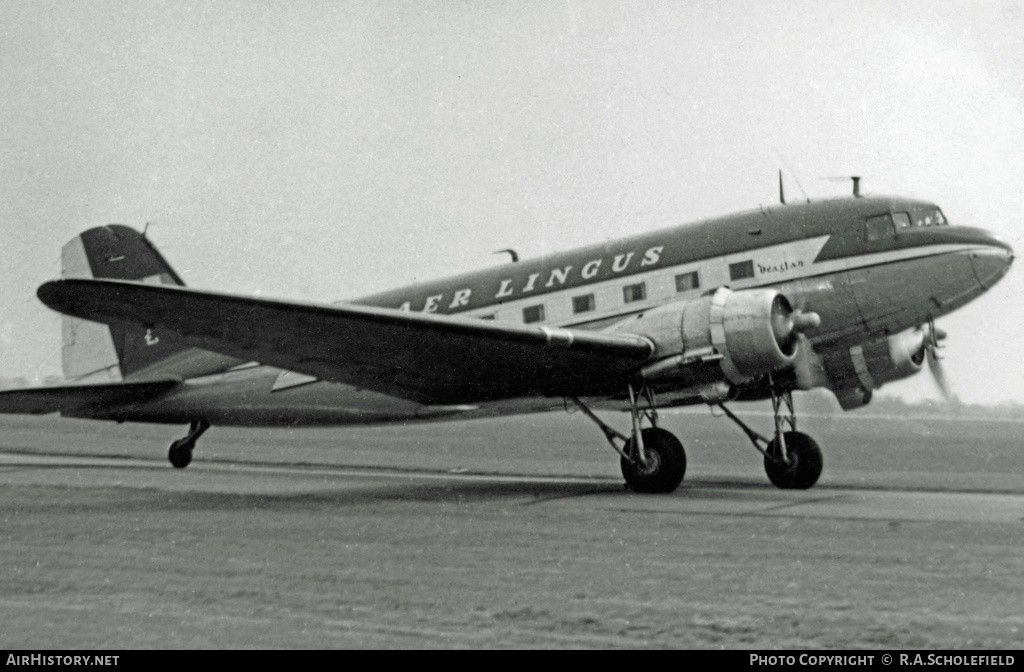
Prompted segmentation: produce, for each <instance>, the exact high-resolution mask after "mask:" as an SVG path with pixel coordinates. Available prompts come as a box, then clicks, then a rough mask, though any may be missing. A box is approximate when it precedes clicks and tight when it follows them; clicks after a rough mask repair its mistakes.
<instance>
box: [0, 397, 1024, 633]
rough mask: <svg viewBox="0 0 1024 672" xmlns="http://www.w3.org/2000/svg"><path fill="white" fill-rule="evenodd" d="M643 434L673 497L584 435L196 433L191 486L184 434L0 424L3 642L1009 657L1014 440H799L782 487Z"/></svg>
mask: <svg viewBox="0 0 1024 672" xmlns="http://www.w3.org/2000/svg"><path fill="white" fill-rule="evenodd" d="M734 410H736V411H738V412H739V413H740V414H741V415H742V416H744V417H746V418H747V419H749V420H750V421H751V422H752V424H754V425H755V426H757V427H758V428H759V429H761V431H763V432H764V433H767V426H768V425H769V423H770V418H769V417H767V416H764V415H758V414H757V413H753V414H752V413H749V412H747V413H744V410H745V409H744V407H743V406H740V405H737V406H736V407H735V408H734ZM606 417H607V418H608V419H609V420H611V421H612V422H613V423H617V424H624V421H625V416H617V415H615V414H606ZM662 424H663V426H664V427H666V428H667V429H670V430H671V431H673V432H675V433H676V434H677V435H678V436H679V437H680V439H681V440H682V441H683V443H684V445H685V446H686V448H687V455H688V460H689V466H688V473H687V478H686V481H684V484H683V486H682V487H681V488H680V489H679V490H677V491H676V492H675V493H673V494H671V495H638V494H635V493H632V492H630V491H628V490H625V489H624V488H623V484H622V479H621V476H620V475H619V473H618V465H617V456H616V455H615V454H614V453H613V452H612V451H611V450H610V449H609V448H608V447H607V446H606V445H605V444H603V438H602V437H601V434H600V433H599V432H598V431H597V429H596V428H595V427H594V426H593V425H592V424H591V423H590V422H589V421H587V420H586V419H584V418H583V417H582V416H579V415H575V416H572V417H569V416H566V415H565V414H558V413H556V414H548V415H537V416H526V417H520V418H505V419H499V420H493V421H475V422H463V423H447V424H431V425H416V426H396V427H381V428H333V429H302V430H264V429H225V428H217V427H215V428H214V429H212V430H211V431H210V432H208V433H207V434H206V435H205V436H204V437H203V439H202V440H201V442H200V445H199V448H198V449H197V452H196V458H195V461H194V462H193V464H192V466H190V467H189V468H188V469H185V470H175V469H173V468H171V467H170V466H169V464H168V463H167V462H166V449H167V445H168V444H169V443H170V441H172V440H173V439H175V438H178V437H179V436H181V435H183V433H184V428H183V427H160V426H151V425H114V424H109V423H94V422H88V421H75V420H66V419H59V418H54V417H43V418H36V417H15V416H0V488H2V489H0V560H2V562H0V647H2V648H28V649H56V648H81V649H103V648H228V647H230V648H267V647H283V648H296V647H316V648H325V647H372V648H381V647H388V648H397V647H417V648H419V647H431V648H432V647H453V648H459V647H463V648H464V647H469V648H479V647H559V648H564V647H571V648H580V647H582V648H591V647H596V648H630V647H678V648H720V647H725V648H786V649H790V648H797V647H800V648H815V649H820V648H900V647H908V648H944V649H948V648H974V649H1010V648H1020V647H1021V646H1022V645H1024V611H1022V609H1021V604H1022V603H1024V600H1022V598H1024V571H1022V570H1024V560H1022V553H1021V550H1022V547H1024V453H1022V450H1021V448H1022V441H1021V439H1022V437H1024V424H1019V423H1014V422H993V421H988V422H982V421H976V420H957V419H930V420H929V419H886V418H879V417H875V416H871V415H870V414H867V413H864V414H858V413H852V414H847V415H843V416H839V417H835V418H827V417H807V418H801V427H800V428H801V429H802V430H803V431H806V432H808V433H810V434H812V435H813V436H815V438H817V439H818V440H819V442H820V443H821V444H822V446H823V448H824V450H825V465H826V466H825V473H824V474H823V476H822V479H821V481H820V482H819V484H818V486H816V487H815V488H812V489H811V490H808V491H801V492H789V491H780V490H777V489H775V488H773V487H772V486H771V485H769V484H768V482H767V478H766V477H765V476H764V474H763V471H762V468H761V458H760V456H759V455H758V454H757V453H755V452H754V451H753V449H752V448H750V446H749V444H748V443H747V442H746V438H745V437H744V435H743V434H742V433H741V432H739V430H737V429H736V428H735V427H734V426H733V425H732V424H731V423H730V422H728V421H727V420H725V419H717V418H712V417H711V416H710V415H709V414H708V412H707V410H703V411H699V412H683V413H677V414H665V415H664V416H663V423H662Z"/></svg>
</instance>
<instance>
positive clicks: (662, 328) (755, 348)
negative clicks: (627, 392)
mask: <svg viewBox="0 0 1024 672" xmlns="http://www.w3.org/2000/svg"><path fill="white" fill-rule="evenodd" d="M819 323H820V319H819V318H818V316H817V314H815V313H806V314H801V313H799V312H797V311H794V310H793V308H792V306H791V305H790V303H789V301H788V300H787V299H786V297H785V296H783V295H782V294H780V293H779V292H778V291H776V290H774V289H750V290H742V291H738V292H734V291H732V290H730V289H729V288H727V287H721V288H719V289H718V290H716V291H715V293H714V294H712V295H710V296H702V297H699V298H697V299H693V300H691V301H686V302H677V303H672V304H668V305H665V306H660V307H658V308H655V309H653V310H649V311H646V312H645V313H643V314H641V315H639V316H637V317H636V318H634V319H631V320H627V321H625V322H621V323H619V324H617V325H615V327H613V328H612V330H614V331H626V332H629V333H634V334H639V335H642V336H646V337H647V338H649V339H650V340H651V341H652V342H654V344H655V346H656V347H657V355H658V356H659V358H660V359H659V361H658V362H655V363H654V364H652V365H650V366H648V367H647V368H646V369H645V370H644V375H645V376H646V377H648V378H665V377H671V376H672V375H673V373H674V372H677V371H679V370H680V369H682V368H684V367H687V366H689V365H691V364H694V363H696V362H700V361H704V362H707V361H718V362H719V365H720V367H721V372H722V373H723V374H725V377H726V378H727V379H728V380H729V381H730V382H732V383H735V384H741V383H745V382H747V381H748V380H750V379H751V378H753V377H755V376H759V375H762V374H765V373H769V372H771V371H777V370H779V369H782V368H785V367H787V366H791V365H792V364H793V361H794V359H795V357H796V352H797V346H798V343H799V338H798V337H799V334H800V332H801V331H803V330H804V329H808V328H813V327H817V326H818V324H819Z"/></svg>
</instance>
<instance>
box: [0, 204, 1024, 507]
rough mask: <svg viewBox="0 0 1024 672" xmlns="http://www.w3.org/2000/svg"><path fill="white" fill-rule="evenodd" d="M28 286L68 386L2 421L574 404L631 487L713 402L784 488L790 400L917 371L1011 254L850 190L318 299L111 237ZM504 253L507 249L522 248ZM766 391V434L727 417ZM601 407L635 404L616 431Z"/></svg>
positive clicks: (238, 418)
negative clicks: (274, 296)
mask: <svg viewBox="0 0 1024 672" xmlns="http://www.w3.org/2000/svg"><path fill="white" fill-rule="evenodd" d="M62 259H63V278H62V279H59V280H54V281H52V282H47V283H45V284H44V285H42V286H41V287H40V288H39V290H38V296H39V298H40V300H42V302H43V303H44V304H46V305H47V306H49V307H50V308H52V309H54V310H56V311H59V312H61V313H63V314H64V315H65V317H64V318H63V320H64V322H63V365H64V373H65V377H66V378H67V380H68V381H69V382H68V384H66V385H62V386H59V387H46V388H34V389H25V390H10V391H6V392H3V393H0V412H4V413H52V412H60V413H61V414H63V415H65V416H71V417H79V418H95V419H103V420H114V421H118V422H123V421H133V422H154V423H186V422H187V423H190V429H189V432H188V434H187V436H185V437H184V438H182V439H180V440H178V441H175V442H174V443H173V444H172V445H171V448H170V461H171V463H172V464H173V465H174V466H175V467H179V468H183V467H185V466H187V465H188V464H189V462H190V461H191V459H192V452H193V449H194V447H195V445H196V441H197V440H198V439H199V437H200V435H202V434H203V432H205V431H206V430H207V429H208V428H209V427H210V426H211V425H264V426H272V425H281V426H295V425H343V424H374V423H389V422H404V421H435V420H448V419H468V418H479V417H486V416H494V415H503V414H515V413H525V412H534V411H544V410H552V409H555V408H563V407H566V406H568V405H569V404H572V405H575V406H577V407H579V408H580V409H581V410H582V411H583V412H584V413H585V414H586V415H587V416H588V417H590V418H591V419H593V420H594V421H595V422H596V423H597V424H598V426H599V427H600V428H601V430H602V431H603V432H604V434H605V436H606V437H607V439H608V441H609V443H611V445H612V447H613V448H614V449H615V450H616V451H617V452H618V453H619V455H620V458H621V466H622V473H623V475H624V476H625V479H626V482H627V484H628V485H629V486H630V487H632V488H633V489H634V490H637V491H640V492H671V491H672V490H674V489H675V488H676V487H677V486H678V485H679V484H680V483H681V482H682V479H683V476H684V473H685V470H686V455H685V453H684V450H683V447H682V445H681V444H680V442H679V441H678V440H677V439H676V438H675V437H674V436H673V435H672V434H671V433H669V432H668V431H666V430H664V429H662V428H660V427H658V416H657V409H659V408H666V407H672V406H680V405H686V404H698V403H700V404H710V405H717V406H720V407H721V408H722V409H723V410H724V411H725V413H726V414H727V415H728V417H730V418H731V419H733V420H734V421H735V422H737V424H739V426H740V427H742V428H743V429H744V431H745V432H746V433H747V436H749V437H750V440H751V442H752V443H753V444H754V446H755V448H757V449H758V450H759V451H760V452H761V453H762V454H763V456H764V467H765V470H766V472H767V474H768V477H769V479H770V480H771V482H772V483H774V484H775V485H776V486H778V487H781V488H809V487H811V486H812V485H814V483H815V482H816V481H817V480H818V477H819V475H820V473H821V469H822V454H821V450H820V448H819V447H818V444H817V443H816V442H815V441H814V440H813V439H812V438H811V437H809V436H807V435H806V434H804V433H801V432H798V431H797V430H796V418H795V414H794V411H793V405H792V396H791V394H792V392H793V391H794V390H808V389H811V388H816V387H824V388H827V389H829V390H831V391H832V392H833V393H834V394H835V396H836V398H837V399H838V400H839V403H840V405H841V406H842V408H844V409H852V408H856V407H858V406H862V405H864V404H867V403H868V402H869V401H870V398H871V392H872V390H875V389H877V388H878V387H880V386H881V385H883V384H885V383H886V382H888V381H892V380H897V379H900V378H904V377H907V376H910V375H913V374H914V373H916V372H918V371H919V370H920V369H921V368H922V364H923V362H924V359H925V358H926V357H932V358H933V357H934V351H935V348H936V347H937V344H938V341H939V340H940V339H941V338H943V337H944V334H943V333H942V332H941V331H939V330H938V329H936V328H935V326H934V320H935V318H937V317H939V316H941V315H944V314H946V313H948V312H950V311H952V310H955V309H956V308H959V307H960V306H962V305H964V304H966V303H967V302H969V301H971V300H972V299H974V298H975V297H977V296H979V295H980V294H982V293H983V292H985V291H986V290H988V289H989V288H990V287H992V285H993V284H994V283H995V282H997V281H998V280H999V279H1000V278H1001V277H1002V276H1003V275H1004V274H1005V273H1006V272H1007V270H1008V269H1009V267H1010V264H1011V263H1012V261H1013V251H1012V250H1011V248H1010V246H1009V245H1008V244H1007V243H1005V242H1003V241H1002V240H1000V239H999V238H997V237H995V236H994V235H992V234H990V233H988V232H986V231H983V230H980V229H976V228H968V227H964V226H954V225H951V224H950V223H949V222H948V221H947V220H946V218H945V216H944V215H943V213H942V211H941V210H940V209H939V208H938V207H937V206H936V205H935V204H933V203H929V202H924V201H920V200H912V199H906V198H891V197H861V196H860V195H859V194H856V193H855V195H854V197H852V198H843V199H835V200H825V201H821V202H807V203H801V204H791V205H782V206H777V207H770V208H769V207H761V208H759V209H756V210H752V211H749V212H743V213H739V214H735V215H731V216H726V217H721V218H716V219H709V220H706V221H700V222H696V223H693V224H689V225H684V226H679V227H676V228H671V229H665V230H662V231H657V232H654V233H646V234H643V235H638V236H634V237H631V238H625V239H622V240H616V241H612V242H609V243H605V244H601V245H595V246H592V247H587V248H584V249H579V250H574V251H571V252H564V253H559V254H553V255H550V256H545V257H541V258H538V259H532V260H524V261H521V262H518V263H511V264H507V265H503V266H501V267H498V268H494V269H489V270H483V271H478V272H474V273H468V274H464V275H460V276H456V277H452V278H446V279H444V280H438V281H436V282H430V283H426V284H422V285H416V286H412V287H405V288H402V289H397V290H394V291H390V292H386V293H382V294H378V295H375V296H370V297H366V298H364V299H362V300H359V301H354V302H351V303H337V304H332V305H323V304H314V303H301V302H295V301H283V300H271V299H265V298H256V297H248V296H236V295H231V294H223V293H218V292H212V291H205V290H194V289H188V288H185V287H184V283H183V282H182V281H181V278H180V277H179V276H178V275H177V274H176V273H175V272H174V270H173V269H172V268H171V267H170V265H168V264H167V262H166V261H165V260H164V259H163V257H162V256H161V255H160V253H159V252H157V250H156V248H155V247H154V246H153V245H152V243H151V241H150V240H149V239H147V238H146V236H145V235H143V234H139V233H138V232H136V231H134V230H133V229H131V228H128V227H125V226H119V225H113V224H112V225H109V226H103V227H98V228H94V229H90V230H88V231H85V232H84V233H82V234H81V235H80V236H79V237H78V238H76V239H74V240H73V241H71V242H70V243H68V244H67V245H66V246H65V247H64V249H63V257H62ZM513 260H515V255H514V253H513ZM760 399H771V400H772V402H773V404H772V405H773V409H774V431H773V436H772V438H770V439H769V438H766V437H764V436H762V435H761V434H759V433H757V432H756V431H754V430H753V429H751V428H750V427H749V426H748V425H746V424H745V423H743V422H742V421H741V420H740V419H739V418H738V417H736V415H735V414H733V412H732V411H731V410H730V409H729V408H727V407H726V406H725V403H726V402H729V401H733V400H737V401H744V400H760ZM594 409H618V410H626V411H628V412H629V414H630V419H631V423H630V428H629V430H628V431H627V432H625V433H623V432H620V431H617V430H615V429H613V428H612V427H610V426H609V425H607V424H606V423H605V422H603V421H602V420H600V419H599V418H598V416H597V415H596V414H595V412H594Z"/></svg>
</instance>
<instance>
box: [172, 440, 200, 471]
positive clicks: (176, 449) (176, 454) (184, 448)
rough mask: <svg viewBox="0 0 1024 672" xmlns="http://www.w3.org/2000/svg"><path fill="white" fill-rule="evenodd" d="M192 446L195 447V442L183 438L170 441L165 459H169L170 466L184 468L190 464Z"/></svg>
mask: <svg viewBox="0 0 1024 672" xmlns="http://www.w3.org/2000/svg"><path fill="white" fill-rule="evenodd" d="M193 448H195V444H192V443H190V442H189V441H187V440H185V439H178V440H177V441H175V442H174V443H172V444H171V449H170V450H169V451H168V452H167V459H169V460H170V461H171V466H173V467H174V468H175V469H184V468H185V467H187V466H188V465H189V464H191V463H192V449H193Z"/></svg>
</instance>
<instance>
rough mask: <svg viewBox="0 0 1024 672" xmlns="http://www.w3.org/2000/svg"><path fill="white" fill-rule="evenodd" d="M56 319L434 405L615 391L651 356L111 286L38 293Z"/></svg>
mask: <svg viewBox="0 0 1024 672" xmlns="http://www.w3.org/2000/svg"><path fill="white" fill-rule="evenodd" d="M37 293H38V296H39V298H40V300H41V301H42V302H43V303H45V304H46V305H47V306H49V307H50V308H52V309H54V310H56V311H59V312H61V313H64V314H67V315H72V316H75V317H81V318H84V319H87V320H93V321H96V322H104V323H107V324H124V323H128V324H135V325H141V326H143V327H145V328H146V329H147V330H149V331H148V332H147V333H148V334H149V335H150V339H151V340H152V339H153V338H158V337H159V335H160V333H161V332H162V331H166V332H171V333H174V334H176V335H178V336H180V337H182V338H184V339H185V340H186V341H187V342H188V343H190V344H191V345H194V346H196V347H200V348H204V349H207V350H213V351H216V352H220V353H223V354H226V355H230V356H232V357H238V358H240V359H244V360H246V361H258V362H261V363H264V364H268V365H271V366H276V367H280V368H283V369H291V370H295V371H298V372H301V373H305V374H308V375H311V376H316V377H317V378H320V379H322V380H327V381H332V382H339V383H347V384H351V385H355V386H357V387H363V388H366V389H370V390H374V391H378V392H384V393H387V394H392V395H396V396H400V397H404V398H407V399H412V400H415V401H419V402H421V403H428V404H455V403H472V402H479V401H488V400H495V399H506V398H513V397H519V396H527V395H537V394H540V395H546V396H562V395H564V396H573V395H588V394H594V395H597V394H606V393H613V392H617V391H620V390H621V389H622V388H623V386H624V383H625V382H626V381H627V380H628V379H629V377H630V376H631V375H632V374H633V373H634V372H635V371H636V370H637V368H638V367H639V365H640V364H642V363H644V362H645V361H647V360H648V359H649V358H650V357H651V356H652V355H653V354H654V345H653V344H652V343H651V342H650V341H649V340H647V339H645V338H642V337H639V336H632V335H623V334H605V333H599V332H588V331H574V330H567V329H558V328H550V327H530V326H525V325H511V324H502V323H495V322H488V321H483V320H478V319H474V318H460V317H451V316H443V317H442V316H437V315H429V314H423V313H410V312H404V311H398V310H392V309H388V308H377V307H368V306H356V305H347V304H343V305H322V304H312V303H300V302H293V301H283V300H270V299H262V298H254V297H246V296H238V295H231V294H221V293H216V292H209V291H202V290H193V289H185V288H181V287H174V286H167V285H148V284H140V283H133V282H123V281H116V280H84V279H74V280H55V281H52V282H48V283H46V284H44V285H42V286H41V287H40V288H39V290H38V292H37Z"/></svg>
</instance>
